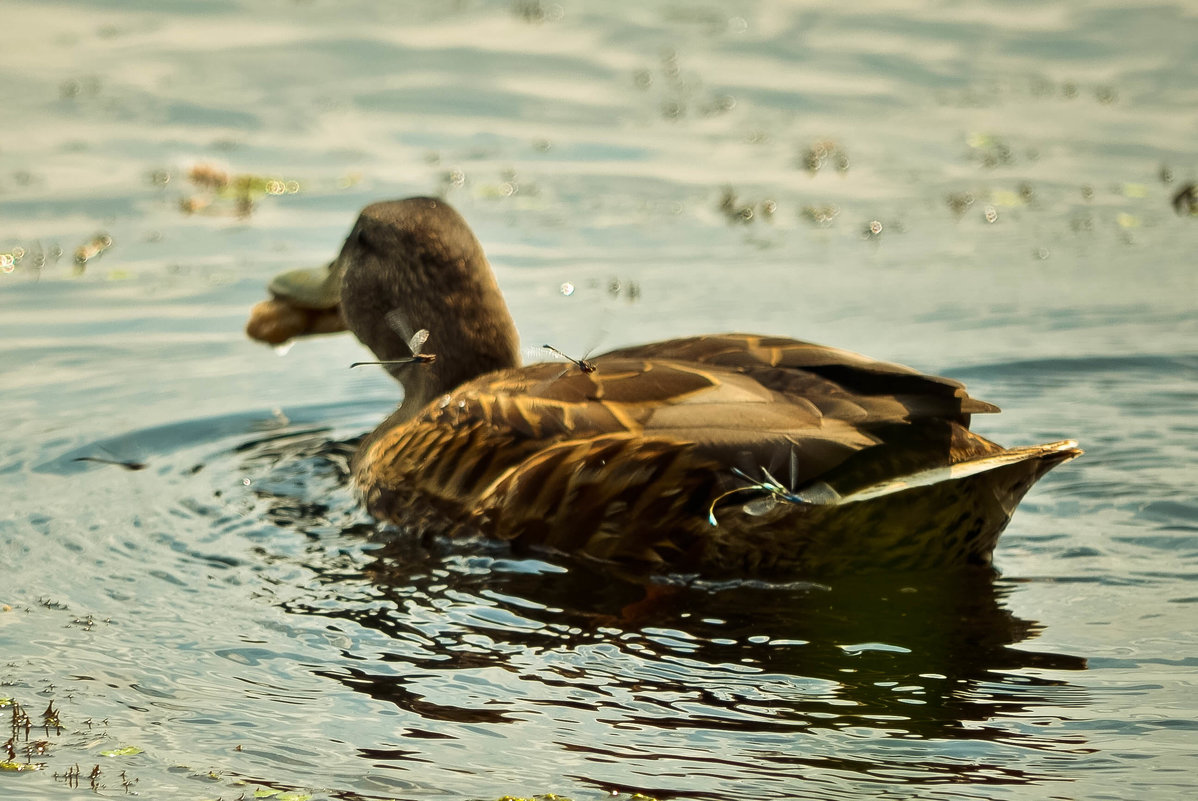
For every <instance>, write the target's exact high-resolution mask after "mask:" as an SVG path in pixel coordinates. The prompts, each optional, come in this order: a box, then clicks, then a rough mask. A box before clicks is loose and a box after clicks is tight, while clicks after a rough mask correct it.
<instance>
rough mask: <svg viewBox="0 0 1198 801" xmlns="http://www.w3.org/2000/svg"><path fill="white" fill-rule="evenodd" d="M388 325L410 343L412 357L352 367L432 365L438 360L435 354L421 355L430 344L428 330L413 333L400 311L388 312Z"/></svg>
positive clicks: (352, 365) (358, 364) (361, 363)
mask: <svg viewBox="0 0 1198 801" xmlns="http://www.w3.org/2000/svg"><path fill="white" fill-rule="evenodd" d="M386 320H387V324H388V325H390V326H391V328H392V329H393V330H394V331H395V332H396V333H397V334H399V335H400V336H402V337H403V338H404V339H405V340H406V341H407V343H408V350H410V351H412V355H411V356H403V357H401V358H399V359H386V360H384V361H380V362H354V363H353V364H351V365H350V367H361V366H362V365H364V364H381V365H383V366H387V365H392V364H432V363H433V362H435V361H436V360H437V354H435V353H421V350H422V349H423V348H424V343H425V342H428V337H429V333H428V329H427V328H421V329H420V330H419V331H416V332H414V333H413V332H412V329H411V327H410V326H409V325H408V323H407V321H406V320H405V319H404V318H403V316H402V315H401V314H400V313H399V311H398V310H396V311H392V312H388V313H387V315H386Z"/></svg>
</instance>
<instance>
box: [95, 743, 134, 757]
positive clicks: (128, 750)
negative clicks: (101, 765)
mask: <svg viewBox="0 0 1198 801" xmlns="http://www.w3.org/2000/svg"><path fill="white" fill-rule="evenodd" d="M140 753H142V750H141V749H140V748H138V747H137V746H136V745H122V746H121V747H120V748H112V749H110V750H108V751H101V752H100V756H133V755H134V754H140Z"/></svg>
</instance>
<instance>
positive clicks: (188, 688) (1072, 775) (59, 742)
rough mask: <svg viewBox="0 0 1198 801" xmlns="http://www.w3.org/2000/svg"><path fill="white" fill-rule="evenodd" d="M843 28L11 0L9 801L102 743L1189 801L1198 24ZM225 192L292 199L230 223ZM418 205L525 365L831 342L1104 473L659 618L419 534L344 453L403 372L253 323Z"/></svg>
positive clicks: (835, 18)
mask: <svg viewBox="0 0 1198 801" xmlns="http://www.w3.org/2000/svg"><path fill="white" fill-rule="evenodd" d="M825 6H826V4H822V3H786V4H782V3H755V2H743V3H733V4H728V5H717V4H709V5H702V6H696V5H693V4H676V5H658V4H650V5H648V6H645V5H643V4H640V3H604V4H597V3H596V4H582V3H569V2H562V3H560V4H554V3H543V4H538V3H536V2H518V3H513V4H508V3H484V2H459V3H456V4H442V5H433V4H406V3H401V4H385V5H383V4H374V3H362V2H338V3H327V2H318V1H317V0H312V1H310V2H282V1H281V0H279V1H278V2H255V3H249V2H245V3H239V2H232V1H230V2H221V3H213V2H205V3H198V2H177V3H171V4H157V3H152V4H146V3H137V2H133V1H132V0H129V1H128V2H109V3H102V4H101V3H87V2H62V3H38V4H33V3H28V4H21V3H9V4H7V5H6V6H5V8H4V9H3V12H2V13H3V18H4V20H5V23H6V24H5V29H6V31H7V32H8V34H9V35H8V37H7V38H6V43H5V47H4V48H3V51H2V52H0V101H2V102H3V107H4V109H5V112H6V113H5V123H4V126H3V132H2V133H0V222H2V225H0V253H10V254H11V253H23V255H22V257H21V258H20V260H19V261H16V262H15V263H13V264H12V265H11V266H12V271H11V272H0V341H3V343H4V346H3V347H2V348H0V387H3V410H4V415H5V434H4V436H3V437H0V477H2V478H3V487H4V490H3V502H2V503H0V564H2V566H3V574H2V575H3V578H2V579H0V604H4V605H6V606H7V607H11V608H10V609H6V610H5V611H0V698H11V699H15V701H16V702H17V703H19V704H21V705H22V706H23V707H24V708H25V709H26V711H28V713H29V714H30V715H31V716H32V719H33V724H34V726H33V728H32V729H31V731H30V738H29V739H28V740H27V739H26V738H25V736H24V734H23V733H22V734H21V736H20V737H18V738H17V741H16V746H17V748H18V754H17V761H18V762H24V761H26V759H27V757H26V755H25V753H24V751H23V750H22V749H24V747H25V745H26V744H27V743H31V742H35V741H37V740H45V741H46V743H47V744H46V746H45V750H46V752H45V753H44V754H41V755H36V756H32V757H28V758H29V759H31V760H32V761H34V762H40V763H44V764H45V766H46V767H45V769H44V770H41V771H37V772H20V773H11V772H0V795H2V796H3V797H4V798H19V799H58V798H63V797H68V796H73V795H75V794H76V793H77V792H78V791H76V790H74V789H72V785H73V784H74V783H75V781H74V780H72V779H70V778H68V777H67V774H68V771H69V770H70V769H71V767H72V766H73V765H76V764H78V765H79V766H80V770H81V772H82V776H81V777H79V778H78V785H79V787H80V789H81V790H82V791H90V789H91V788H90V785H91V784H92V783H93V780H92V779H91V778H90V774H91V772H92V769H93V766H94V765H99V767H100V773H99V774H98V776H97V778H96V779H95V785H96V787H97V788H98V789H99V791H100V793H101V794H102V795H108V796H123V795H125V793H126V789H128V790H130V791H131V792H134V793H137V794H140V795H142V796H145V797H150V798H157V799H173V798H178V799H202V798H215V797H224V798H235V797H238V796H239V795H240V794H241V793H243V792H244V793H246V794H247V795H248V794H250V793H252V792H253V791H255V790H266V789H268V788H273V789H280V790H285V791H298V792H302V793H304V794H310V795H311V796H312V797H313V798H326V797H329V798H331V797H336V798H349V799H353V798H379V799H382V798H404V799H433V798H447V799H467V798H470V799H489V798H497V797H499V796H502V795H504V794H506V793H512V794H526V795H531V794H534V793H541V792H556V793H560V794H563V795H570V796H572V797H575V798H599V797H604V795H605V794H606V793H608V792H612V791H615V792H619V793H631V792H634V791H639V792H643V793H646V794H651V795H657V796H675V797H678V796H680V797H684V798H709V799H734V798H735V799H740V798H794V797H807V798H846V797H847V798H865V797H869V798H911V797H919V798H946V799H947V798H1012V799H1016V798H1029V799H1030V798H1036V799H1039V798H1045V797H1059V798H1088V799H1098V798H1128V799H1131V798H1145V797H1150V798H1154V799H1157V798H1184V797H1189V796H1190V795H1192V794H1193V792H1194V789H1195V782H1194V779H1193V776H1194V773H1195V770H1196V769H1198V760H1196V758H1195V752H1196V751H1198V748H1196V747H1195V745H1194V743H1195V741H1196V738H1195V734H1194V730H1195V728H1198V725H1196V724H1195V723H1194V717H1195V714H1194V713H1195V703H1194V689H1193V688H1194V684H1195V681H1196V680H1198V625H1196V623H1195V620H1196V618H1195V616H1194V611H1193V609H1194V603H1195V601H1196V600H1198V583H1196V581H1195V577H1196V576H1198V536H1196V534H1195V532H1196V523H1198V506H1196V503H1195V500H1194V493H1193V487H1194V484H1195V478H1196V477H1198V472H1196V471H1195V462H1196V459H1195V456H1194V454H1195V453H1196V452H1198V427H1196V426H1195V423H1194V416H1193V410H1194V408H1195V401H1196V399H1198V391H1196V388H1195V387H1196V385H1195V377H1196V375H1198V350H1196V349H1195V345H1194V343H1195V342H1198V322H1196V321H1198V316H1196V315H1195V314H1194V305H1195V299H1196V298H1198V286H1196V281H1195V278H1194V274H1195V273H1194V269H1193V254H1194V252H1195V245H1196V244H1198V222H1196V221H1195V220H1193V219H1191V218H1185V217H1179V216H1177V215H1176V214H1175V213H1174V211H1173V209H1172V206H1171V204H1170V199H1171V197H1172V195H1173V194H1174V193H1175V192H1176V191H1177V190H1178V189H1179V188H1180V186H1181V185H1182V184H1183V183H1184V182H1186V181H1190V180H1194V179H1195V178H1198V174H1196V171H1198V165H1196V164H1195V160H1194V132H1195V130H1196V123H1198V75H1196V72H1198V67H1196V66H1195V65H1196V64H1198V45H1195V37H1194V36H1193V35H1192V33H1193V31H1194V30H1195V27H1194V26H1195V22H1196V19H1195V16H1194V14H1193V10H1192V9H1191V8H1189V7H1188V6H1187V5H1186V4H1182V3H1159V4H1155V5H1152V6H1142V5H1135V6H1131V7H1125V6H1124V5H1123V4H1117V3H1085V4H1083V3H1051V4H1042V3H1012V4H1007V5H1004V6H1001V7H995V6H993V5H972V4H959V3H947V2H946V3H936V4H923V3H905V2H887V3H882V2H874V3H865V4H861V3H858V4H852V5H851V6H850V7H845V8H837V9H835V10H832V9H829V8H826V7H825ZM197 165H208V166H210V167H212V168H215V169H223V170H228V171H229V172H231V173H243V174H252V175H255V176H260V177H272V178H278V179H280V181H281V182H282V184H281V191H282V192H283V193H282V194H279V195H261V194H258V195H256V196H255V203H254V205H253V208H252V210H251V211H250V213H249V214H248V216H245V215H243V216H238V206H237V202H236V200H235V198H233V197H224V196H217V195H216V194H215V193H213V192H210V191H206V190H204V189H203V188H202V187H199V186H196V185H195V184H193V183H191V182H189V181H188V177H187V176H188V172H189V170H191V169H192V168H193V167H195V166H197ZM287 182H295V183H294V184H291V185H290V186H289V185H288V183H287ZM296 189H298V191H292V190H296ZM415 193H444V194H445V196H446V197H447V198H448V199H449V200H450V201H451V202H452V203H453V204H454V205H455V206H457V207H458V209H459V210H460V211H461V212H462V213H463V214H464V216H465V217H466V218H467V219H468V220H469V221H470V222H471V224H472V225H473V226H474V227H475V230H476V231H477V233H478V235H479V238H480V239H481V240H482V242H483V243H484V245H485V246H486V248H487V250H488V253H489V254H490V257H491V259H492V261H493V262H494V263H495V265H496V268H497V271H498V274H499V278H500V283H501V285H502V287H503V288H504V291H505V293H506V295H507V297H508V300H509V303H510V305H511V307H512V311H513V313H514V315H515V317H516V319H517V322H518V324H519V325H520V327H521V332H522V335H523V337H524V340H525V342H526V344H528V345H529V346H530V350H539V345H540V344H541V343H542V342H552V343H553V344H554V345H555V346H557V347H559V348H561V349H562V350H563V351H565V352H567V353H570V354H579V355H582V354H585V353H588V352H590V351H591V350H595V351H601V350H603V349H607V348H612V347H617V346H620V345H626V344H632V343H636V342H643V341H650V340H653V339H657V338H663V337H669V336H679V335H685V334H692V333H699V332H703V331H723V330H751V331H760V332H767V333H776V334H782V335H789V336H795V337H799V338H805V339H812V340H816V341H821V342H827V343H830V344H836V345H840V346H842V347H847V348H851V349H854V350H859V351H863V352H866V353H869V354H871V355H874V356H878V357H882V358H887V359H892V360H897V361H902V362H906V363H909V364H912V365H914V366H917V367H920V368H922V369H926V370H930V371H934V372H938V373H941V374H946V375H950V376H953V377H956V378H960V379H962V380H964V381H966V382H968V384H969V386H970V388H971V390H972V391H973V393H974V394H975V395H976V396H978V397H981V398H984V399H986V400H990V401H992V402H995V403H997V404H999V405H1000V406H1002V407H1003V408H1004V412H1003V414H1002V415H999V416H996V417H989V418H987V419H984V420H980V419H979V420H977V421H976V427H977V428H978V430H979V431H981V432H982V433H984V434H986V435H987V436H990V437H992V438H994V439H996V440H998V441H1000V442H1003V443H1005V444H1012V445H1015V444H1028V443H1032V442H1041V441H1049V440H1053V439H1058V438H1061V437H1064V436H1072V437H1076V438H1077V439H1079V440H1080V441H1081V442H1082V444H1083V446H1084V447H1085V448H1086V449H1087V455H1086V456H1085V457H1084V458H1083V459H1081V460H1078V461H1076V462H1073V463H1070V464H1069V465H1067V466H1065V467H1062V468H1060V469H1059V470H1057V471H1054V472H1053V473H1051V474H1050V475H1049V476H1048V477H1047V478H1046V479H1045V480H1044V481H1043V482H1042V483H1041V484H1040V485H1038V486H1037V488H1036V489H1035V490H1034V491H1033V493H1032V494H1031V496H1030V497H1029V498H1028V499H1027V501H1026V502H1025V503H1024V504H1023V506H1022V507H1021V509H1020V511H1019V513H1018V514H1017V515H1016V518H1015V521H1014V523H1013V524H1012V526H1011V528H1010V529H1009V530H1008V532H1007V534H1006V535H1004V538H1003V540H1002V542H1001V543H1000V546H999V549H998V552H997V564H998V566H999V568H1000V569H1001V577H998V578H991V577H989V576H976V575H963V576H944V575H931V576H929V575H905V576H894V577H886V578H877V577H874V578H871V579H869V580H868V581H853V580H844V581H838V582H835V583H833V584H830V585H805V584H797V585H784V586H778V585H756V584H744V583H740V584H738V583H727V584H714V583H704V582H697V583H694V584H692V585H690V586H687V587H685V588H684V589H682V590H681V591H679V592H678V593H677V594H676V595H675V596H673V597H672V598H670V599H669V600H668V601H666V602H663V603H659V604H657V605H648V606H647V605H644V604H639V603H638V602H639V601H640V600H641V595H642V592H641V590H640V588H638V587H635V586H631V585H628V584H626V583H624V582H623V581H621V580H620V579H619V578H618V577H613V576H611V575H608V574H605V573H604V572H603V571H601V570H598V569H596V568H594V567H591V566H587V565H583V564H576V563H574V562H572V561H571V560H569V559H566V558H561V557H551V556H547V555H544V554H532V555H514V554H511V553H507V552H505V551H503V550H502V549H498V548H494V547H489V546H486V545H482V544H456V545H447V544H444V543H427V544H422V543H419V542H413V541H410V540H408V539H405V538H403V537H402V536H399V537H397V536H395V535H394V533H393V532H389V531H388V530H387V529H384V528H380V527H378V526H376V525H375V524H374V523H373V522H372V521H370V520H369V519H368V518H366V517H365V516H364V515H363V514H362V513H361V511H360V510H359V509H358V508H357V507H356V505H355V504H354V501H353V498H352V496H351V494H350V493H349V492H348V491H347V490H346V487H345V472H344V464H345V462H344V460H345V455H346V453H347V452H348V449H349V447H350V446H349V445H347V444H346V443H347V442H348V441H350V440H352V438H353V437H355V436H356V435H358V434H360V433H362V432H363V431H366V430H368V429H369V428H370V427H372V426H373V425H374V424H375V423H376V422H377V421H378V420H379V419H381V418H382V417H383V416H384V415H385V414H386V413H387V412H388V411H389V410H390V409H391V408H392V407H393V405H394V403H395V401H396V398H397V392H396V389H395V387H394V386H393V385H392V384H391V383H390V382H389V380H388V379H387V378H386V376H385V375H384V374H383V372H382V371H381V370H372V369H370V368H361V369H358V370H352V371H351V370H349V369H347V366H348V365H349V364H350V363H351V362H353V361H357V360H360V359H363V358H368V356H367V355H366V353H365V352H364V351H363V349H362V348H361V347H360V346H358V345H357V344H356V343H354V342H352V341H351V340H349V339H347V338H336V337H333V338H325V339H320V340H313V341H309V342H305V343H302V344H300V345H298V346H296V347H295V348H294V349H292V350H291V351H290V352H289V353H287V355H286V356H285V357H284V358H280V357H279V355H278V354H276V353H274V352H272V351H270V350H269V349H266V348H263V347H260V346H257V345H254V344H252V343H250V342H247V341H246V340H245V338H244V336H243V335H242V333H241V328H242V325H243V324H244V320H245V315H246V311H247V310H248V308H249V307H250V305H252V304H253V303H254V302H256V301H257V300H259V299H261V298H262V297H264V292H263V286H264V284H265V282H266V281H267V280H268V278H269V277H270V276H271V275H273V274H274V273H275V272H277V271H280V270H282V269H287V268H291V267H296V266H307V265H311V264H317V263H320V262H321V261H322V260H327V259H328V258H329V257H330V256H331V255H332V254H333V253H335V251H336V249H337V247H338V246H339V244H340V240H341V237H342V236H343V235H344V234H345V232H346V231H347V230H348V228H349V227H350V225H351V224H352V221H353V218H354V215H355V214H356V212H357V210H358V209H359V208H360V207H361V206H363V205H365V204H366V203H368V202H371V201H373V200H378V199H382V198H391V197H401V196H405V195H410V194H415ZM184 203H187V204H190V206H191V207H192V208H193V210H194V213H190V214H188V213H185V212H184V211H183V210H182V209H181V206H182V205H183V204H184ZM205 204H207V205H205ZM242 211H244V209H243V210H242ZM871 224H872V230H871ZM104 236H107V237H108V238H109V239H110V240H111V246H110V247H108V248H107V249H106V250H104V251H103V252H102V253H99V254H98V255H96V256H94V257H93V258H92V259H90V260H89V261H88V262H87V264H86V265H85V269H83V270H82V271H81V272H80V271H78V270H76V268H75V265H74V262H73V257H74V253H75V250H76V248H78V247H80V246H85V245H87V243H89V242H94V241H97V240H100V241H102V237H104ZM15 249H23V251H22V250H15ZM0 269H3V264H2V262H0ZM564 283H570V284H572V285H573V286H574V287H575V291H574V292H573V293H570V294H563V292H562V289H561V287H562V285H563V284H564ZM634 286H635V289H636V291H635V292H633V291H632V289H633V287H634ZM617 289H618V291H616V290H617ZM538 358H539V357H538ZM78 456H94V457H101V458H109V459H114V460H131V461H135V462H141V463H144V464H145V465H146V467H145V469H142V470H126V469H123V468H122V467H120V466H114V465H104V464H99V463H94V462H76V461H73V459H74V458H76V457H78ZM51 701H52V702H53V704H54V708H55V709H57V710H59V718H60V721H61V724H62V728H61V730H56V729H54V728H46V727H44V726H43V725H42V723H43V721H42V718H41V713H42V711H43V710H44V709H45V707H46V705H47V704H48V703H50V702H51ZM8 712H9V710H8V709H7V708H5V709H0V713H3V714H5V715H7V714H8ZM124 745H132V746H136V747H138V748H140V749H142V753H140V754H135V755H125V756H103V755H102V752H104V751H108V750H112V749H116V748H118V747H120V746H124ZM126 784H127V785H128V787H127V788H126Z"/></svg>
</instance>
